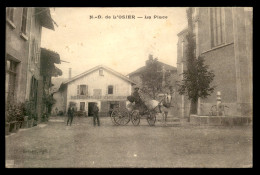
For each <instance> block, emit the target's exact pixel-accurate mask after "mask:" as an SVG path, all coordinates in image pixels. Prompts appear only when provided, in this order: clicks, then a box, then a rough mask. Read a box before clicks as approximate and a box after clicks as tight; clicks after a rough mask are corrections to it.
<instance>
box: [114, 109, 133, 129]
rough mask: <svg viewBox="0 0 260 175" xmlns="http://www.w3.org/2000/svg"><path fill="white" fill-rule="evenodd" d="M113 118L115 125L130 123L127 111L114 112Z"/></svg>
mask: <svg viewBox="0 0 260 175" xmlns="http://www.w3.org/2000/svg"><path fill="white" fill-rule="evenodd" d="M111 117H112V121H114V124H115V125H126V124H127V123H128V122H129V121H130V117H129V113H128V111H127V110H114V111H113V112H112V114H111Z"/></svg>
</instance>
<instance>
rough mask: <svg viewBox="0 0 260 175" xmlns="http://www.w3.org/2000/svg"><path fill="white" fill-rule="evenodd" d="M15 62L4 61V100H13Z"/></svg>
mask: <svg viewBox="0 0 260 175" xmlns="http://www.w3.org/2000/svg"><path fill="white" fill-rule="evenodd" d="M16 67H17V62H15V61H12V60H6V63H5V70H6V74H5V81H6V82H5V93H6V94H5V95H6V101H13V100H14V96H15V80H16Z"/></svg>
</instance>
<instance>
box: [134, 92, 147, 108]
mask: <svg viewBox="0 0 260 175" xmlns="http://www.w3.org/2000/svg"><path fill="white" fill-rule="evenodd" d="M133 97H134V99H135V109H138V110H139V111H140V113H143V112H144V111H145V110H146V109H147V108H146V106H145V104H144V102H143V101H142V98H141V97H140V94H139V87H135V91H134V93H133Z"/></svg>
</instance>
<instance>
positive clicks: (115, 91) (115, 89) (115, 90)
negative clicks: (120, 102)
mask: <svg viewBox="0 0 260 175" xmlns="http://www.w3.org/2000/svg"><path fill="white" fill-rule="evenodd" d="M114 87H115V88H114V89H113V90H114V94H115V95H117V85H115V86H114Z"/></svg>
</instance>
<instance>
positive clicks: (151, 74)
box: [140, 57, 170, 99]
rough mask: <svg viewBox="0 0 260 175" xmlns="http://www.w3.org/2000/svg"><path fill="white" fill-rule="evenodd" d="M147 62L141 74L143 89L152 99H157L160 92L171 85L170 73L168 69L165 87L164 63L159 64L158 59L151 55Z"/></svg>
mask: <svg viewBox="0 0 260 175" xmlns="http://www.w3.org/2000/svg"><path fill="white" fill-rule="evenodd" d="M146 63H147V65H146V66H145V70H144V71H143V72H142V74H141V76H140V78H141V80H142V87H141V90H142V91H143V92H144V93H146V94H147V95H149V97H151V98H152V99H155V98H156V96H157V95H158V94H159V93H162V92H163V91H164V90H165V88H169V87H170V81H169V77H170V73H169V72H167V71H166V72H165V86H164V87H163V85H162V81H163V72H162V65H161V64H159V62H158V59H157V58H152V57H150V58H149V59H148V60H147V61H146Z"/></svg>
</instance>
